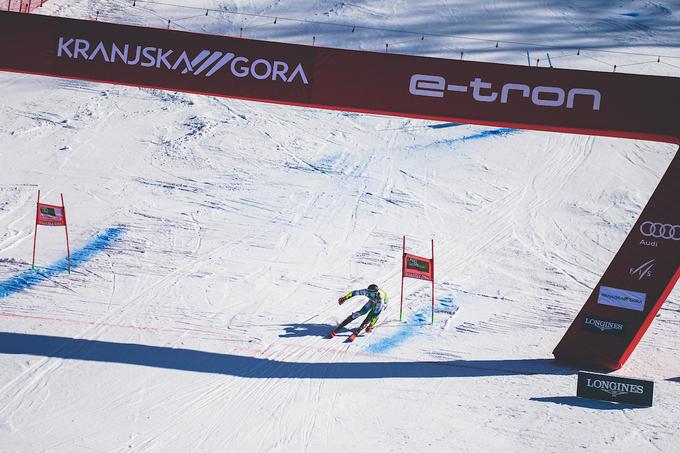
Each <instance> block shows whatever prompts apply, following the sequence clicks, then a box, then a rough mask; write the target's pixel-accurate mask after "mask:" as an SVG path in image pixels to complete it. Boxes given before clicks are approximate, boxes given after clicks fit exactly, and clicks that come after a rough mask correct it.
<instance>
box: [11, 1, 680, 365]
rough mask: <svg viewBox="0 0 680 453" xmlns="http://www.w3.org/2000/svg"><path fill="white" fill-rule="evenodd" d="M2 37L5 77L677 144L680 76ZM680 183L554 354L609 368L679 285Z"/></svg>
mask: <svg viewBox="0 0 680 453" xmlns="http://www.w3.org/2000/svg"><path fill="white" fill-rule="evenodd" d="M0 39H1V41H0V42H2V46H0V70H5V71H15V72H25V73H34V74H44V75H50V76H56V77H67V78H75V79H83V80H91V81H97V82H108V83H117V84H126V85H133V86H147V87H154V88H161V89H170V90H178V91H186V92H193V93H202V94H209V95H216V96H227V97H234V98H240V99H250V100H258V101H265V102H275V103H285V104H293V105H303V106H308V107H320V108H327V109H335V110H347V111H356V112H367V113H380V114H387V115H397V116H405V117H414V118H426V119H435V120H442V121H452V122H464V123H475V124H484V125H493V126H504V127H515V128H523V129H534V130H547V131H556V132H572V133H579V134H588V135H606V136H616V137H628V138H638V139H645V140H658V141H664V142H671V143H677V144H680V138H679V137H680V120H679V119H678V115H677V106H678V105H680V79H677V78H671V77H655V76H640V75H629V74H618V73H599V72H589V71H574V70H564V69H552V68H535V67H527V66H514V65H502V64H494V63H476V62H467V61H456V60H445V59H438V58H426V57H416V56H407V55H395V54H388V53H375V52H363V51H351V50H340V49H329V48H323V47H311V46H301V45H293V44H283V43H273V42H266V41H255V40H248V39H240V38H230V37H224V36H212V35H203V34H198V33H187V32H180V31H173V30H161V29H150V28H143V27H135V26H128V25H117V24H109V23H102V22H90V21H83V20H75V19H65V18H58V17H48V16H39V15H35V14H30V15H29V14H18V13H10V12H0ZM679 181H680V158H679V157H678V156H676V158H675V159H674V160H673V162H672V163H671V166H670V168H669V169H668V171H667V173H666V175H665V176H664V178H663V179H662V181H661V182H660V184H659V187H658V189H657V190H656V191H655V192H654V195H653V196H652V198H651V200H650V202H649V204H648V205H647V207H646V208H645V210H644V211H643V213H642V215H641V217H640V219H638V221H637V223H636V225H635V228H634V229H633V231H632V232H631V233H630V234H629V236H628V238H627V239H626V241H625V242H624V244H623V246H622V247H621V250H619V252H618V253H617V254H616V256H615V258H614V261H613V262H612V263H611V265H610V266H609V268H608V269H607V271H606V273H605V275H604V276H603V278H602V280H601V281H600V283H599V284H598V286H597V287H596V288H595V290H594V292H593V294H592V295H591V296H590V298H589V299H588V301H587V303H586V305H585V306H584V308H583V310H582V312H581V313H580V314H579V315H578V317H577V319H576V320H575V321H574V324H572V326H571V327H570V328H569V330H568V331H567V333H566V335H565V336H564V338H563V339H562V341H561V342H560V344H559V345H558V347H557V348H556V349H555V356H556V357H557V358H559V359H563V360H567V361H571V362H575V363H579V364H588V365H594V366H598V367H602V368H608V369H616V368H618V367H620V366H621V365H622V364H623V363H624V362H625V360H626V359H627V358H628V356H629V355H630V353H631V352H632V350H633V348H634V347H635V345H636V344H637V343H638V341H639V340H640V338H641V337H642V335H643V333H644V332H645V330H646V329H647V327H648V326H649V324H650V323H651V321H652V319H653V318H654V315H655V314H656V313H657V311H658V310H659V308H660V307H661V305H662V304H663V302H664V301H665V299H666V297H667V296H668V294H669V293H670V291H671V289H672V288H673V285H674V284H675V282H676V281H677V279H678V269H679V268H680V250H679V247H680V240H679V238H678V234H680V213H679V212H678V203H677V194H678V193H680V182H679ZM415 258H417V257H415ZM413 272H415V271H413ZM419 275H423V274H419ZM416 278H417V277H416Z"/></svg>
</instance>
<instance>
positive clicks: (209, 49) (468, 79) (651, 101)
mask: <svg viewBox="0 0 680 453" xmlns="http://www.w3.org/2000/svg"><path fill="white" fill-rule="evenodd" d="M0 37H1V39H2V41H0V42H2V46H0V69H3V70H7V71H19V72H29V73H37V74H46V75H52V76H59V77H69V78H77V79H85V80H93V81H100V82H113V83H120V84H128V85H134V86H149V87H155V88H166V89H171V90H179V91H187V92H194V93H203V94H210V95H217V96H229V97H235V98H241V99H252V100H261V101H267V102H279V103H288V104H296V105H305V106H312V107H323V108H330V109H338V110H350V111H358V112H370V113H381V114H388V115H399V116H409V117H417V118H431V119H437V120H442V121H458V122H466V123H477V124H490V125H497V126H509V127H519V128H524V129H540V130H552V131H562V132H576V133H582V134H591V135H612V136H619V137H635V138H642V139H650V140H659V141H668V142H674V143H677V142H678V139H677V137H678V136H680V126H679V125H678V121H676V116H675V109H676V107H677V105H679V104H680V80H679V79H676V78H670V77H651V76H638V75H629V74H616V73H599V72H588V71H572V70H564V69H552V68H535V67H534V68H530V67H526V66H514V65H503V64H495V63H477V62H467V61H457V60H445V59H440V58H426V57H416V56H408V55H396V54H389V53H377V52H365V51H352V50H340V49H329V48H324V47H313V46H302V45H293V44H283V43H274V42H266V41H255V40H249V39H241V38H231V37H225V36H213V35H204V34H198V33H187V32H181V31H175V30H162V29H153V28H144V27H136V26H129V25H118V24H110V23H104V22H94V21H83V20H76V19H66V18H60V17H49V16H40V15H36V14H17V13H9V12H2V13H0Z"/></svg>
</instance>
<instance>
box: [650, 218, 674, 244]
mask: <svg viewBox="0 0 680 453" xmlns="http://www.w3.org/2000/svg"><path fill="white" fill-rule="evenodd" d="M640 233H642V235H643V236H647V237H653V238H658V239H670V240H672V241H680V225H671V224H668V223H655V222H650V221H649V220H648V221H646V222H644V223H643V224H642V225H640Z"/></svg>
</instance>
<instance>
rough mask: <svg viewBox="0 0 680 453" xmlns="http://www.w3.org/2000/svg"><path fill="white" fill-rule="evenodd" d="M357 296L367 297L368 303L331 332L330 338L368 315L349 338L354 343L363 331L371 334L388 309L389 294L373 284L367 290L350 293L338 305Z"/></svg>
mask: <svg viewBox="0 0 680 453" xmlns="http://www.w3.org/2000/svg"><path fill="white" fill-rule="evenodd" d="M355 296H366V297H368V302H366V303H365V304H364V306H363V307H362V308H361V310H359V311H355V312H354V313H352V314H351V315H349V316H348V317H347V319H345V320H344V321H342V322H341V323H340V325H338V327H336V328H335V329H333V330H332V331H331V333H330V334H329V337H330V338H332V337H334V336H335V334H336V333H337V332H338V330H340V329H342V328H343V327H345V326H346V325H347V324H349V323H350V322H352V321H354V320H355V319H357V318H358V317H359V316H362V315H366V319H364V321H363V322H362V323H361V325H360V326H359V328H358V329H356V330H354V332H352V335H350V337H349V338H348V340H349V341H354V339H355V338H356V337H357V335H359V333H361V331H362V330H363V329H364V328H366V332H371V331H372V330H373V328H374V327H375V323H376V322H378V316H379V315H380V313H381V312H382V311H383V310H384V309H385V308H386V307H387V293H386V292H385V291H383V290H382V289H380V288H378V285H376V284H371V285H368V288H366V289H357V290H354V291H350V292H349V293H347V294H345V295H344V296H342V297H341V298H339V299H338V304H340V305H342V304H343V303H345V301H346V300H348V299H350V298H352V297H355Z"/></svg>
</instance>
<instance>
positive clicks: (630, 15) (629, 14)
mask: <svg viewBox="0 0 680 453" xmlns="http://www.w3.org/2000/svg"><path fill="white" fill-rule="evenodd" d="M619 16H627V17H640V13H621V14H619Z"/></svg>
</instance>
